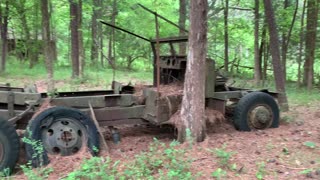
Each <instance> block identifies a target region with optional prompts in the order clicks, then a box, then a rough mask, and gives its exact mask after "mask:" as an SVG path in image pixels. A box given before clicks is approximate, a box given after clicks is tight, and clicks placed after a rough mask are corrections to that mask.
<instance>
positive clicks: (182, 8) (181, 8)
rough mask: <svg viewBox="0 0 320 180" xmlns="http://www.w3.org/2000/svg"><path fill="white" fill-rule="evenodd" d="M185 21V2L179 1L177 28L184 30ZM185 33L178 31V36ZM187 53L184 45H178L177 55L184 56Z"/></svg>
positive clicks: (183, 0)
mask: <svg viewBox="0 0 320 180" xmlns="http://www.w3.org/2000/svg"><path fill="white" fill-rule="evenodd" d="M186 19H187V2H186V0H180V6H179V26H180V27H182V28H184V29H185V27H186ZM185 34H186V33H185V31H183V30H182V29H179V35H180V36H184V35H185ZM186 51H187V46H186V44H185V43H180V44H179V54H180V55H185V54H186Z"/></svg>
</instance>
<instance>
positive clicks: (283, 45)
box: [282, 0, 299, 80]
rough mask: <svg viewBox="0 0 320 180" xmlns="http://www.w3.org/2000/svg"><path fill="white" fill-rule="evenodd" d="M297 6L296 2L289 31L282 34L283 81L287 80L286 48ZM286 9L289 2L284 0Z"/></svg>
mask: <svg viewBox="0 0 320 180" xmlns="http://www.w3.org/2000/svg"><path fill="white" fill-rule="evenodd" d="M298 6H299V2H298V0H296V4H295V10H294V13H293V17H292V21H291V24H290V27H289V30H288V32H287V33H285V32H283V33H282V68H283V74H284V79H285V80H286V79H287V52H288V47H289V43H290V38H291V34H292V29H293V26H294V23H295V21H296V17H297V12H298ZM288 7H289V1H288V0H285V1H284V9H287V8H288Z"/></svg>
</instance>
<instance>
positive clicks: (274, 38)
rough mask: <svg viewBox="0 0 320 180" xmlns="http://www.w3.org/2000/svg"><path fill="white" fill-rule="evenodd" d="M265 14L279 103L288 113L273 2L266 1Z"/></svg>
mask: <svg viewBox="0 0 320 180" xmlns="http://www.w3.org/2000/svg"><path fill="white" fill-rule="evenodd" d="M263 2H264V7H265V14H266V18H267V22H268V27H269V34H270V52H271V56H272V64H273V74H274V78H275V82H276V89H277V91H278V92H279V95H278V101H279V104H280V107H281V109H282V110H283V111H287V110H288V109H289V105H288V100H287V96H286V89H285V79H284V76H283V69H282V68H281V61H280V49H279V42H278V39H279V38H278V31H277V25H276V20H275V17H274V11H273V8H272V3H271V0H264V1H263Z"/></svg>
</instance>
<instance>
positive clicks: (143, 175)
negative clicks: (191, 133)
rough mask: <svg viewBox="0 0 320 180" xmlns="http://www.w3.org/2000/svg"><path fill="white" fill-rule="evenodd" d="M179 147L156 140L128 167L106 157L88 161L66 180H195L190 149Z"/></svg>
mask: <svg viewBox="0 0 320 180" xmlns="http://www.w3.org/2000/svg"><path fill="white" fill-rule="evenodd" d="M178 145H179V142H177V141H173V142H171V143H170V144H169V145H166V144H165V143H163V142H160V141H158V140H157V139H154V141H153V142H152V143H151V144H150V146H149V150H148V151H146V152H141V153H140V154H138V155H136V156H135V158H134V159H133V160H132V161H131V162H129V163H127V164H123V163H122V162H120V161H115V162H114V161H112V160H111V159H110V158H105V157H93V158H91V159H86V160H84V161H83V163H82V164H81V167H80V168H79V169H78V170H75V171H74V172H71V173H70V174H69V175H68V176H67V177H66V178H65V179H67V180H73V179H110V180H112V179H164V180H165V179H177V180H179V179H195V178H196V175H195V174H192V172H191V171H190V169H191V162H192V159H191V158H190V157H189V156H187V155H186V152H187V150H188V149H182V148H179V147H178ZM120 169H121V170H120Z"/></svg>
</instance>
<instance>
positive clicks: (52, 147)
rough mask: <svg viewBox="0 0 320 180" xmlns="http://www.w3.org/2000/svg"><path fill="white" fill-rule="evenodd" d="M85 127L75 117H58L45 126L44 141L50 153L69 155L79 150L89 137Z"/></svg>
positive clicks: (43, 131)
mask: <svg viewBox="0 0 320 180" xmlns="http://www.w3.org/2000/svg"><path fill="white" fill-rule="evenodd" d="M85 131H86V129H85V127H84V126H83V125H82V124H81V123H79V122H78V121H77V120H75V119H69V118H61V119H56V120H54V121H53V122H52V124H51V125H49V126H47V127H45V128H43V130H42V141H43V144H44V147H45V149H46V151H47V152H48V153H49V154H60V155H62V156H68V155H72V154H75V153H76V152H78V151H79V150H80V149H81V147H82V145H83V144H84V143H83V142H85V140H86V139H87V137H84V136H83V134H86V133H85Z"/></svg>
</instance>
